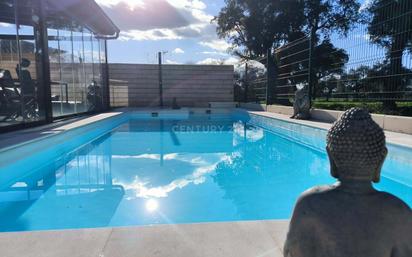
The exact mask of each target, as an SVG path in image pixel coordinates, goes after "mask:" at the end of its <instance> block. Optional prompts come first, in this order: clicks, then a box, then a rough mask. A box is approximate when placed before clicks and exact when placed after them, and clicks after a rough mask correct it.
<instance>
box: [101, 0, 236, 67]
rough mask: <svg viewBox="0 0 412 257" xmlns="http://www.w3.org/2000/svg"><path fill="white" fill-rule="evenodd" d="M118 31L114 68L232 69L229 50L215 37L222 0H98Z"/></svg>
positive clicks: (112, 54)
mask: <svg viewBox="0 0 412 257" xmlns="http://www.w3.org/2000/svg"><path fill="white" fill-rule="evenodd" d="M96 2H97V3H98V4H99V5H100V6H101V7H102V8H103V10H104V11H105V12H106V14H107V15H108V16H109V17H110V18H111V19H112V20H113V21H114V23H115V24H116V25H117V26H118V27H119V28H120V30H121V33H120V37H119V39H117V40H110V41H109V42H108V54H109V56H108V58H109V62H111V63H156V62H157V53H158V52H159V51H161V52H167V53H166V54H165V55H164V62H165V63H169V64H214V63H217V62H221V61H223V62H224V63H225V64H234V63H236V62H237V59H236V58H234V57H233V56H231V55H230V54H228V52H227V48H228V47H229V44H228V43H227V42H226V41H224V40H221V39H219V38H218V37H217V34H216V25H215V24H214V23H212V22H211V21H212V19H213V17H214V16H216V15H217V14H218V13H219V11H220V9H221V8H222V7H223V6H224V0H96Z"/></svg>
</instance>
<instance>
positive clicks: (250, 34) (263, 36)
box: [214, 0, 303, 60]
mask: <svg viewBox="0 0 412 257" xmlns="http://www.w3.org/2000/svg"><path fill="white" fill-rule="evenodd" d="M225 4H226V6H225V7H223V8H222V10H221V11H220V12H219V14H218V15H217V16H216V17H215V19H214V20H215V21H216V22H217V25H218V27H217V34H218V35H219V37H221V38H225V39H227V40H229V41H230V42H231V43H232V45H233V47H232V49H233V53H234V54H235V55H237V56H239V57H240V58H242V59H246V60H252V59H258V58H261V57H266V55H267V51H268V49H272V48H276V47H279V46H280V45H282V44H284V43H285V42H288V40H289V39H290V38H291V37H293V34H294V33H298V32H300V29H301V28H300V26H301V24H303V20H302V16H301V15H299V10H301V9H302V7H303V5H302V3H301V2H300V1H290V0H279V1H273V0H259V1H256V0H225Z"/></svg>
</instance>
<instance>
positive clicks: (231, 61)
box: [196, 57, 239, 65]
mask: <svg viewBox="0 0 412 257" xmlns="http://www.w3.org/2000/svg"><path fill="white" fill-rule="evenodd" d="M238 63H239V59H237V58H235V57H229V58H226V59H224V58H221V59H217V58H210V57H209V58H206V59H204V60H202V61H199V62H197V63H196V64H200V65H236V64H238Z"/></svg>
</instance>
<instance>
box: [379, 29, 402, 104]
mask: <svg viewBox="0 0 412 257" xmlns="http://www.w3.org/2000/svg"><path fill="white" fill-rule="evenodd" d="M404 49H405V44H404V42H403V40H402V35H398V36H395V37H393V39H392V45H391V52H390V54H389V58H390V69H389V74H387V75H388V77H387V78H386V79H385V83H384V90H385V94H383V97H384V98H385V100H384V101H383V107H384V109H386V110H395V109H396V107H397V106H396V101H395V100H394V98H398V97H400V96H401V94H400V93H396V92H397V91H401V90H402V87H403V85H402V75H401V73H402V56H403V51H404Z"/></svg>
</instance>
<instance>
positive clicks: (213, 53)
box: [200, 51, 229, 56]
mask: <svg viewBox="0 0 412 257" xmlns="http://www.w3.org/2000/svg"><path fill="white" fill-rule="evenodd" d="M200 53H201V54H206V55H220V56H229V54H228V53H225V52H218V51H203V52H200Z"/></svg>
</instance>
